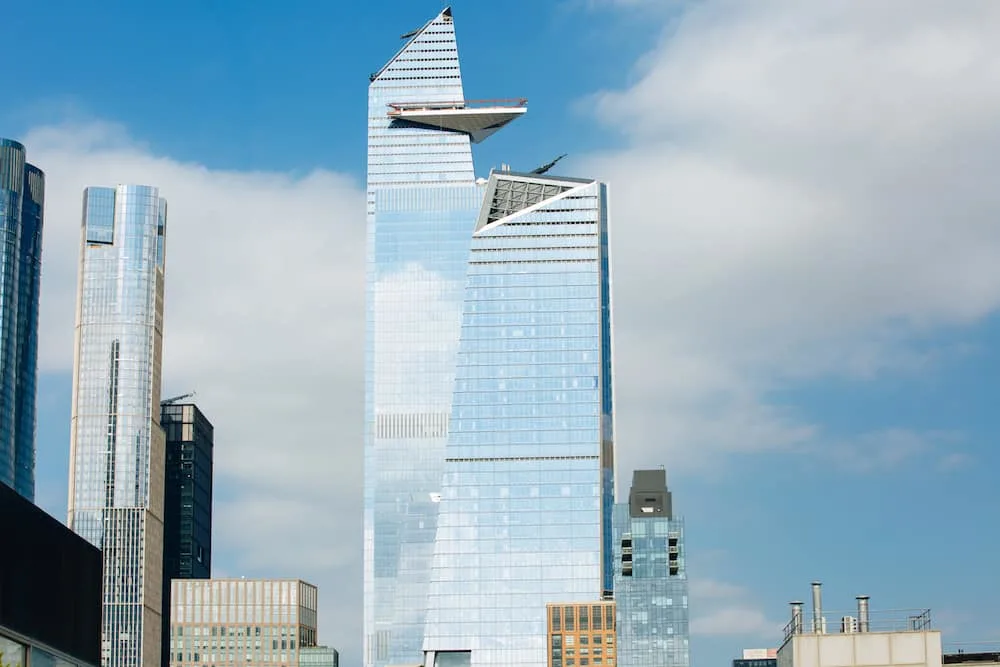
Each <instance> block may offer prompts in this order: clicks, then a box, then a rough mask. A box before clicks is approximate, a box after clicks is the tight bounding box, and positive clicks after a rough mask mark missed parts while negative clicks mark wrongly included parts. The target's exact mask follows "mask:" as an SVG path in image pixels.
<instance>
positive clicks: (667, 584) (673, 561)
mask: <svg viewBox="0 0 1000 667" xmlns="http://www.w3.org/2000/svg"><path fill="white" fill-rule="evenodd" d="M651 480H652V481H653V483H650V481H651ZM657 480H659V481H657ZM614 533H615V561H614V569H615V602H616V603H617V605H618V667H688V665H689V664H690V652H689V647H688V643H689V642H688V639H689V632H688V581H687V568H686V567H685V556H684V521H683V519H680V518H677V517H675V516H673V514H672V508H671V501H670V492H669V491H667V484H666V475H665V473H664V472H663V471H662V470H644V471H643V470H640V471H636V473H635V477H634V478H633V484H632V489H631V491H630V494H629V502H627V503H619V504H617V505H615V509H614Z"/></svg>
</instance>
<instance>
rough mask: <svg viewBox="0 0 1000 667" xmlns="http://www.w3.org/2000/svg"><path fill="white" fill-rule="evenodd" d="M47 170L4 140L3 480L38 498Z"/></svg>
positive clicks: (0, 286) (0, 152)
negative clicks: (38, 391)
mask: <svg viewBox="0 0 1000 667" xmlns="http://www.w3.org/2000/svg"><path fill="white" fill-rule="evenodd" d="M44 202H45V175H44V174H43V173H42V171H41V170H40V169H39V168H38V167H35V166H34V165H31V164H28V163H27V162H25V150H24V146H23V145H21V144H20V143H18V142H16V141H11V140H10V139H0V238H2V241H3V242H2V244H0V483H3V484H6V485H8V486H11V487H13V488H14V490H15V491H17V492H18V493H20V494H21V495H22V496H24V497H25V498H27V499H28V500H31V501H34V499H35V394H36V388H35V385H36V381H37V377H38V295H39V284H40V280H41V261H42V222H43V211H44Z"/></svg>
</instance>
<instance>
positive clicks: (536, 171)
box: [531, 153, 566, 176]
mask: <svg viewBox="0 0 1000 667" xmlns="http://www.w3.org/2000/svg"><path fill="white" fill-rule="evenodd" d="M564 157H566V153H563V154H562V155H560V156H559V157H557V158H556V159H555V160H553V161H552V162H547V163H545V164H543V165H542V166H541V167H539V168H538V169H532V170H531V173H532V174H537V175H538V176H541V175H542V174H544V173H545V172H547V171H548V170H549V169H551V168H552V167H554V166H556V162H559V160H561V159H563V158H564Z"/></svg>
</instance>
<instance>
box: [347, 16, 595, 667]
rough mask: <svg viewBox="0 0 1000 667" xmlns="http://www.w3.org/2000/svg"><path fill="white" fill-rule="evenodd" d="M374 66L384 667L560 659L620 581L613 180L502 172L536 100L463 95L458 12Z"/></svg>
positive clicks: (372, 631)
mask: <svg viewBox="0 0 1000 667" xmlns="http://www.w3.org/2000/svg"><path fill="white" fill-rule="evenodd" d="M404 38H405V39H407V40H408V41H407V42H406V43H405V45H404V46H403V48H402V49H401V50H400V51H399V52H398V53H397V54H396V55H395V56H394V57H393V58H392V60H390V61H389V63H388V64H387V65H386V66H385V67H383V68H382V69H381V70H379V71H378V72H376V73H374V74H372V76H371V85H370V87H369V114H368V227H367V229H368V255H367V263H368V271H367V299H368V308H367V339H366V365H365V371H366V405H365V422H366V429H365V664H366V666H367V667H383V666H385V665H394V664H411V665H412V664H426V665H427V667H436V666H440V667H444V666H446V665H454V666H458V665H492V664H504V665H507V664H521V665H537V666H538V667H541V666H542V665H546V664H547V661H548V652H547V625H546V623H547V620H546V604H547V603H551V602H560V603H572V602H585V601H598V600H601V599H602V596H603V595H605V594H608V593H610V590H611V587H612V581H613V574H612V546H611V541H612V540H611V513H612V506H613V459H614V444H613V432H614V428H613V421H612V387H611V377H612V373H611V370H612V369H611V330H610V292H609V283H608V278H609V266H608V262H609V258H608V245H607V191H606V186H604V185H603V184H601V183H598V182H596V181H593V180H585V179H573V178H561V177H553V176H547V175H544V174H543V173H540V172H543V170H536V172H533V173H514V172H511V171H509V170H507V169H502V170H500V171H495V172H493V173H492V174H491V175H490V178H489V179H488V180H486V179H480V180H478V181H477V179H476V178H475V174H474V171H473V163H472V154H471V144H472V143H477V142H479V141H481V140H483V139H485V138H486V137H487V136H489V135H491V134H492V133H494V132H495V131H497V130H498V129H500V128H502V127H503V126H504V125H506V124H507V123H509V122H510V121H512V120H514V119H516V118H517V117H519V116H520V115H522V114H523V113H524V112H525V111H526V105H525V102H524V100H513V101H491V102H474V101H470V100H465V98H464V93H463V88H462V79H461V73H460V67H459V61H458V52H457V45H456V41H455V29H454V23H453V18H452V13H451V10H450V9H445V10H444V11H442V12H441V13H440V14H439V15H438V16H437V17H435V18H434V19H432V20H431V21H430V22H428V23H427V24H425V25H424V26H423V27H422V28H420V29H418V30H416V31H414V32H413V33H410V34H408V35H406V36H404Z"/></svg>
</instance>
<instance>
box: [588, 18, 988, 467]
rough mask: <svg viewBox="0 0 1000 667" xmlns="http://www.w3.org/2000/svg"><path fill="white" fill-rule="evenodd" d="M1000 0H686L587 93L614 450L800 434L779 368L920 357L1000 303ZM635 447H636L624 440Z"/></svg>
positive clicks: (874, 371)
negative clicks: (611, 79)
mask: <svg viewBox="0 0 1000 667" xmlns="http://www.w3.org/2000/svg"><path fill="white" fill-rule="evenodd" d="M998 24H1000V5H997V4H996V3H991V2H969V3H964V4H963V5H962V11H954V8H953V7H951V6H948V7H945V6H943V5H941V4H940V3H934V2H909V1H907V2H884V3H879V4H878V5H877V6H876V5H872V4H870V3H865V4H861V3H801V2H784V1H776V2H768V3H746V2H738V1H722V2H714V3H691V4H689V5H688V6H687V7H686V8H685V10H684V11H683V12H682V13H681V14H680V16H675V17H672V18H671V19H670V20H669V22H665V27H664V32H663V38H662V40H661V42H660V43H659V44H658V45H657V46H656V47H655V48H654V49H653V51H652V52H651V53H649V54H648V55H647V56H646V57H645V58H643V59H642V61H641V64H640V67H639V68H638V69H637V70H636V80H635V83H634V84H633V85H631V86H630V87H627V88H624V89H622V90H617V91H606V92H603V93H600V94H597V95H595V96H594V97H593V98H592V100H591V101H592V102H593V103H594V107H595V108H596V109H597V114H598V116H599V117H600V118H601V119H602V120H603V121H604V122H606V123H607V124H608V126H609V127H610V128H612V129H615V130H618V131H620V132H621V133H622V135H623V136H624V137H625V139H626V142H627V144H628V147H626V148H624V149H621V150H615V151H609V152H606V153H604V154H601V155H593V156H589V157H588V158H586V159H584V160H583V164H580V163H578V164H576V165H574V167H573V169H574V171H579V172H582V173H588V174H595V175H599V176H601V177H603V178H605V179H607V180H608V181H610V182H611V183H612V193H613V213H614V229H613V244H614V252H615V260H616V262H615V267H616V275H615V284H616V293H615V296H616V298H617V303H616V318H617V325H618V331H617V334H618V335H617V341H616V342H617V353H618V357H617V361H618V367H617V378H618V390H619V393H618V399H619V400H618V405H619V406H621V410H620V413H619V420H618V425H619V442H621V443H623V445H624V444H625V443H628V444H629V447H630V448H631V447H635V446H636V445H640V444H641V443H658V444H660V443H662V444H660V446H661V448H662V451H657V452H653V451H650V447H649V446H648V445H646V446H645V451H643V452H641V453H635V452H634V451H633V452H630V453H629V454H627V455H626V457H625V460H623V464H629V465H636V464H639V463H642V464H645V465H648V464H651V463H659V462H665V463H667V464H668V466H671V467H674V466H676V465H679V464H696V463H698V464H703V463H706V462H708V461H713V460H714V459H715V456H716V455H717V454H719V453H725V452H730V451H759V450H763V449H779V448H788V447H797V446H801V445H804V444H805V443H808V442H810V441H815V440H816V439H817V438H822V437H824V434H823V428H822V424H814V423H811V422H810V421H808V420H804V419H803V418H802V417H801V416H800V415H797V414H796V413H795V412H792V411H789V410H788V409H786V408H784V407H782V406H781V405H778V404H774V403H773V402H772V401H771V399H770V395H771V392H772V391H773V390H775V389H787V388H789V387H791V386H794V383H796V382H800V381H813V380H817V379H821V378H824V377H829V376H840V377H845V376H846V377H848V378H854V379H859V378H870V377H873V376H877V375H879V374H881V373H885V372H889V371H893V372H901V371H902V372H920V370H921V369H923V368H925V367H926V366H927V365H928V364H931V363H933V362H934V361H935V359H936V358H937V357H938V356H939V351H937V350H935V349H933V346H932V345H931V344H930V343H926V342H921V340H924V341H926V340H927V339H928V338H929V337H932V335H933V333H935V332H936V331H939V330H941V328H949V327H961V326H966V325H968V324H970V323H974V322H976V321H978V320H980V319H981V318H983V317H985V316H986V315H988V314H990V313H992V312H994V311H995V310H996V309H997V306H998V305H1000V226H998V225H997V224H996V220H997V218H998V217H1000V190H997V188H996V187H995V186H994V184H993V182H992V178H991V176H990V174H993V173H995V172H996V170H997V167H998V166H1000V165H998V160H1000V159H998V158H997V155H1000V129H998V127H997V125H996V122H995V118H996V116H997V114H998V113H1000V85H997V84H1000V44H998V43H997V42H996V40H994V39H993V32H994V30H993V29H994V28H995V26H997V25H998ZM629 458H631V459H632V460H629Z"/></svg>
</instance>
